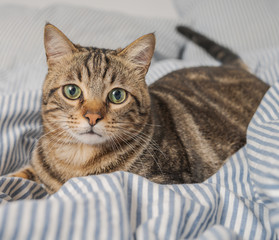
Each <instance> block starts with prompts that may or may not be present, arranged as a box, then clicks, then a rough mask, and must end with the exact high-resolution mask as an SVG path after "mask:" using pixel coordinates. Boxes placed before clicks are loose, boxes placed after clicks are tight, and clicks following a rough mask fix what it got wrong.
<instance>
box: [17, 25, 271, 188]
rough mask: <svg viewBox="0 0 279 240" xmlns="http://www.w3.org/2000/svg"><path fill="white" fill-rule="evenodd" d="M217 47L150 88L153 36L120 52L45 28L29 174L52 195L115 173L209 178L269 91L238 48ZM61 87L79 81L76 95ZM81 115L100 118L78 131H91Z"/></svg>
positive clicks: (166, 179)
mask: <svg viewBox="0 0 279 240" xmlns="http://www.w3.org/2000/svg"><path fill="white" fill-rule="evenodd" d="M185 29H186V30H187V28H185ZM185 29H184V30H185ZM186 30H185V31H186ZM185 31H184V34H185ZM193 34H194V35H195V34H196V33H195V32H193V31H191V35H193ZM185 35H186V36H187V34H185ZM201 38H202V39H203V41H202V42H203V43H205V42H206V41H207V39H206V38H205V37H204V36H201V35H199V34H196V35H195V37H193V38H192V40H195V39H201ZM196 42H197V44H199V43H200V41H196ZM208 42H210V43H213V42H212V41H211V40H208ZM208 42H206V43H208ZM203 46H204V47H205V48H206V50H209V52H210V49H207V44H204V45H203ZM214 46H215V47H216V48H215V49H218V51H213V52H212V51H211V54H213V55H214V57H216V58H217V59H219V60H221V61H222V60H223V62H224V65H223V66H221V67H196V68H189V69H182V70H178V71H175V72H172V73H170V74H168V75H166V76H165V77H163V78H161V79H160V80H158V81H157V82H155V83H154V84H152V85H151V86H150V87H149V88H148V87H147V85H146V83H145V74H146V73H147V70H148V67H149V64H150V61H151V57H152V55H153V51H154V47H155V38H154V35H153V34H148V35H145V36H143V37H141V38H139V39H137V40H136V41H134V42H133V43H132V44H130V45H129V46H128V47H126V48H124V49H118V50H107V49H98V48H92V47H81V46H79V45H74V44H73V43H71V42H70V40H68V39H67V38H66V36H65V35H64V34H63V33H62V32H60V31H59V30H58V29H57V28H55V27H54V26H52V25H50V24H48V25H46V28H45V47H46V54H47V58H48V66H49V71H48V74H47V77H46V80H45V83H44V87H43V100H42V119H43V127H44V129H43V130H44V131H43V135H42V136H41V138H40V140H39V141H38V144H37V147H36V149H35V151H34V153H33V158H32V161H31V166H29V168H30V169H29V171H32V172H33V171H35V172H36V175H37V176H36V179H37V181H38V182H42V183H44V185H45V186H46V189H47V190H48V192H49V193H53V192H56V191H57V190H58V189H59V188H60V187H61V186H62V185H63V184H64V183H65V182H66V181H67V180H68V179H70V178H72V177H78V176H87V175H93V174H100V173H109V172H114V171H119V170H121V171H130V172H132V173H136V174H139V175H141V176H144V177H146V178H148V179H150V180H152V181H154V182H157V183H196V182H202V181H204V180H205V179H207V178H208V177H210V176H211V175H212V174H214V173H215V172H216V171H217V170H218V169H219V168H220V166H221V165H222V164H223V163H224V160H225V159H227V158H228V157H229V156H230V155H232V154H233V153H234V152H236V151H237V150H238V149H239V148H240V147H242V146H243V145H244V144H245V141H246V140H245V139H246V129H247V126H248V123H249V121H250V119H251V118H252V116H253V114H254V112H255V110H256V108H257V106H258V104H259V103H260V101H261V99H262V97H263V95H264V93H265V92H266V91H267V89H268V86H267V85H266V84H265V83H263V82H262V81H261V80H259V79H258V78H256V77H255V76H254V75H252V74H250V73H249V72H247V71H246V70H245V69H243V66H244V64H242V61H241V60H240V59H239V58H238V57H237V56H236V55H235V54H233V53H232V52H231V51H229V50H227V49H225V48H223V47H221V46H219V45H217V44H216V45H214ZM210 47H212V44H210ZM224 50H225V51H224ZM220 56H221V57H220ZM228 59H231V61H227V60H228ZM236 62H237V63H240V64H235V63H236ZM66 84H75V85H77V86H79V87H80V88H81V89H82V95H81V96H80V97H79V98H78V99H77V100H69V99H67V98H65V96H64V95H63V91H62V89H63V87H64V86H65V85H66ZM114 88H123V89H125V90H126V91H127V93H128V94H127V96H128V97H127V99H126V100H125V101H124V102H123V103H122V104H112V103H109V102H108V98H107V96H108V93H109V91H111V90H112V89H114ZM87 112H91V113H98V114H99V115H100V116H102V119H101V120H100V121H99V122H98V123H97V124H96V125H94V127H93V128H92V129H93V131H94V132H95V134H93V135H92V134H87V133H85V132H87V130H88V129H89V128H90V129H91V126H90V125H89V124H88V121H87V119H86V117H84V116H85V114H86V113H87ZM92 129H91V130H92ZM33 169H34V170H33ZM25 171H26V170H25ZM16 174H21V171H19V172H18V173H15V174H14V175H16ZM18 176H19V175H18Z"/></svg>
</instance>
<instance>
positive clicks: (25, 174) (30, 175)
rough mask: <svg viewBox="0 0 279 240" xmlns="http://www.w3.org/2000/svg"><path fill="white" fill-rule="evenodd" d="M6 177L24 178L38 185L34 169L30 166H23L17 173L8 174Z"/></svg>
mask: <svg viewBox="0 0 279 240" xmlns="http://www.w3.org/2000/svg"><path fill="white" fill-rule="evenodd" d="M7 176H8V177H19V178H25V179H28V180H31V181H35V182H38V183H39V179H38V177H37V174H36V172H35V170H34V168H33V167H32V166H31V165H27V166H24V167H22V168H20V169H19V170H18V171H16V172H13V173H10V174H8V175H7Z"/></svg>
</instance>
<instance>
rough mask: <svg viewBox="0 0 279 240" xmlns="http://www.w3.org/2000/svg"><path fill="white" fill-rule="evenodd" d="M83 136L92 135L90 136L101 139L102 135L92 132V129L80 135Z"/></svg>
mask: <svg viewBox="0 0 279 240" xmlns="http://www.w3.org/2000/svg"><path fill="white" fill-rule="evenodd" d="M84 134H88V135H92V136H93V135H97V136H99V137H102V135H100V134H99V133H96V132H94V131H93V129H91V130H89V131H86V132H83V133H81V135H84Z"/></svg>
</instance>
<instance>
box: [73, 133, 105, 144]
mask: <svg viewBox="0 0 279 240" xmlns="http://www.w3.org/2000/svg"><path fill="white" fill-rule="evenodd" d="M75 138H76V139H77V140H78V141H79V142H81V143H84V144H88V145H97V144H101V143H104V142H106V141H107V138H106V137H103V136H101V135H99V134H96V133H83V134H75Z"/></svg>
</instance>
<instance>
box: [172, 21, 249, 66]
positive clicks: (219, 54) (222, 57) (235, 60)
mask: <svg viewBox="0 0 279 240" xmlns="http://www.w3.org/2000/svg"><path fill="white" fill-rule="evenodd" d="M176 29H177V31H178V32H179V33H181V34H182V35H183V36H185V37H187V38H188V39H190V40H191V41H193V42H194V43H196V44H197V45H198V46H200V47H201V48H203V49H204V50H205V51H207V53H208V54H210V55H211V56H212V57H214V58H215V59H216V60H218V61H220V62H221V63H222V64H223V65H227V66H233V67H238V68H242V69H245V70H248V67H247V66H246V64H245V63H244V62H243V61H242V59H241V58H240V57H239V56H238V55H237V54H235V53H234V52H232V51H231V50H230V49H228V48H226V47H224V46H221V45H220V44H218V43H216V42H214V41H212V40H211V39H209V38H207V37H206V36H204V35H202V34H200V33H198V32H195V31H193V30H192V29H190V28H188V27H186V26H178V27H177V28H176Z"/></svg>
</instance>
